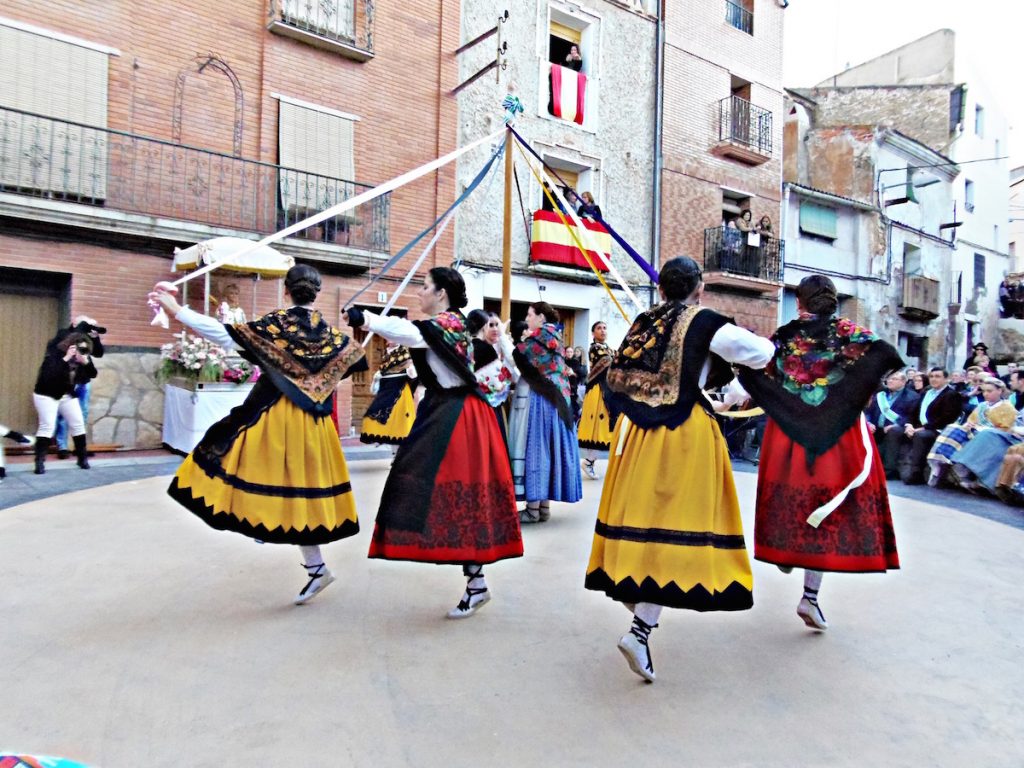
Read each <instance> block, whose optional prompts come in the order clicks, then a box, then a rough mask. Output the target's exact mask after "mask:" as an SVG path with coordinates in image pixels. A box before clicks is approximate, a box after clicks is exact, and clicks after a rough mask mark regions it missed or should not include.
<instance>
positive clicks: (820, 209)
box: [800, 203, 839, 240]
mask: <svg viewBox="0 0 1024 768" xmlns="http://www.w3.org/2000/svg"><path fill="white" fill-rule="evenodd" d="M837 220H838V215H837V214H836V210H835V208H827V207H826V206H824V205H815V204H814V203H801V204H800V231H801V232H802V233H804V234H807V235H814V236H816V237H824V238H826V239H828V240H835V239H836V238H837V237H838V236H839V235H838V231H837Z"/></svg>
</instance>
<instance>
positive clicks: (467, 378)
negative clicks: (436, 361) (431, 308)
mask: <svg viewBox="0 0 1024 768" xmlns="http://www.w3.org/2000/svg"><path fill="white" fill-rule="evenodd" d="M413 325H415V326H416V327H417V328H418V329H419V331H420V333H421V334H422V335H423V340H424V341H426V342H427V345H428V346H429V347H430V349H431V350H432V351H433V352H434V353H435V354H436V355H437V356H438V357H440V358H441V360H442V361H443V362H444V363H445V364H446V365H447V366H448V367H449V368H451V369H452V370H453V371H454V372H455V373H456V374H458V376H459V378H461V379H462V380H463V382H465V384H466V385H467V386H470V387H473V388H474V389H475V388H476V376H474V375H473V343H472V341H473V340H472V338H471V337H470V335H469V333H468V332H467V331H466V318H464V317H463V316H462V313H461V312H458V311H456V310H447V311H445V312H441V313H440V314H438V315H435V316H434V317H432V318H430V319H429V320H414V321H413ZM412 361H413V365H415V366H416V373H417V374H419V378H420V381H421V382H422V383H423V385H424V386H425V387H427V389H435V390H436V389H439V388H441V387H440V385H439V384H438V382H437V377H436V376H435V375H434V373H433V371H432V370H431V369H430V366H429V365H428V364H427V362H426V350H425V349H415V350H413V351H412Z"/></svg>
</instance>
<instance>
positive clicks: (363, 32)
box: [270, 0, 375, 54]
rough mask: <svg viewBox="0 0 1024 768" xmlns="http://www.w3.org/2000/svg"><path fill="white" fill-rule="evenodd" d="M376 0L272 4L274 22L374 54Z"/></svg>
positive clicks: (298, 0) (274, 1) (283, 0)
mask: <svg viewBox="0 0 1024 768" xmlns="http://www.w3.org/2000/svg"><path fill="white" fill-rule="evenodd" d="M374 15H375V8H374V0H270V20H271V22H274V21H280V22H282V23H283V24H287V25H288V26H291V27H295V28H296V29H301V30H303V31H305V32H309V33H310V34H313V35H318V36H320V37H325V38H327V39H329V40H336V41H338V42H342V43H346V44H348V45H352V46H355V47H357V48H360V49H362V50H364V51H366V52H367V53H370V54H372V53H373V25H374Z"/></svg>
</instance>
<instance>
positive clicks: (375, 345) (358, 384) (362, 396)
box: [352, 328, 388, 432]
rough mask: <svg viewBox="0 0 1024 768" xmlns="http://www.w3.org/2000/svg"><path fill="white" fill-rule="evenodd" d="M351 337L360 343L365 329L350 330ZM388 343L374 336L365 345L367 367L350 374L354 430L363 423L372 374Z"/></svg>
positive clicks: (369, 399)
mask: <svg viewBox="0 0 1024 768" xmlns="http://www.w3.org/2000/svg"><path fill="white" fill-rule="evenodd" d="M352 338H353V339H355V341H356V343H357V344H362V343H363V340H364V339H365V338H366V331H364V330H363V329H362V328H354V329H353V330H352ZM387 346H388V343H387V342H386V341H385V340H384V339H383V338H381V337H380V336H376V335H375V336H374V337H373V339H371V340H370V343H369V344H368V345H367V347H366V362H367V365H369V369H368V370H365V371H360V372H359V373H354V374H352V426H353V427H354V428H355V430H356V432H359V431H361V429H362V425H363V414H365V413H366V409H367V408H369V407H370V403H371V402H372V401H373V395H372V394H371V393H370V383H371V382H372V381H373V374H374V373H375V372H376V371H377V369H378V368H379V367H380V361H381V360H382V359H383V358H384V352H385V351H386V350H387Z"/></svg>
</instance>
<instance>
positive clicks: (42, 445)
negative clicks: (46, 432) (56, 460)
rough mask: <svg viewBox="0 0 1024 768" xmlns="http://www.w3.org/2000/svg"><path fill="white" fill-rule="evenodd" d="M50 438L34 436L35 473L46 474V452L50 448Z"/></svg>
mask: <svg viewBox="0 0 1024 768" xmlns="http://www.w3.org/2000/svg"><path fill="white" fill-rule="evenodd" d="M51 439H52V438H49V437H37V438H36V471H35V473H36V474H37V475H45V474H46V452H47V451H48V450H50V441H51Z"/></svg>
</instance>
